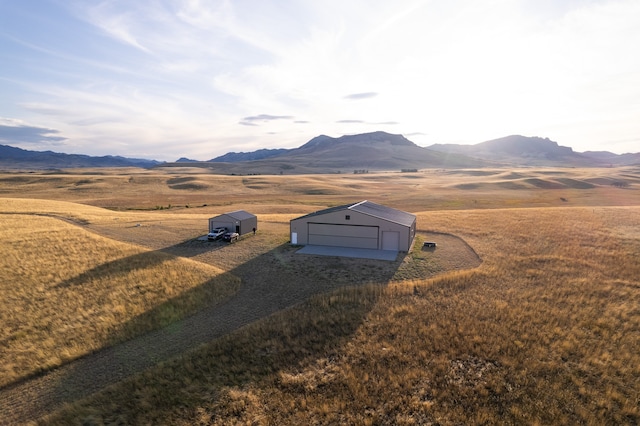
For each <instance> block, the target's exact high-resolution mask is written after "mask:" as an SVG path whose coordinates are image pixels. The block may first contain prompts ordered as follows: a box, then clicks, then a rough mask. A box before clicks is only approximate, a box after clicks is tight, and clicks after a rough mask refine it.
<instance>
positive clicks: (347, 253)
mask: <svg viewBox="0 0 640 426" xmlns="http://www.w3.org/2000/svg"><path fill="white" fill-rule="evenodd" d="M296 254H311V255H316V256H338V257H355V258H359V259H374V260H389V261H391V262H394V261H395V260H396V259H397V258H398V252H397V251H394V250H373V249H361V248H351V247H330V246H310V245H307V246H304V247H302V248H301V249H300V250H298V251H296Z"/></svg>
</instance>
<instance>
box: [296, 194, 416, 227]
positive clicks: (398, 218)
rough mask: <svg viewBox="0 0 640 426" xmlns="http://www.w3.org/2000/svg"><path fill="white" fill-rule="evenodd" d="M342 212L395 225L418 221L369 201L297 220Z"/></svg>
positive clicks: (333, 208) (411, 215) (410, 215)
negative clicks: (365, 216)
mask: <svg viewBox="0 0 640 426" xmlns="http://www.w3.org/2000/svg"><path fill="white" fill-rule="evenodd" d="M340 210H353V211H356V212H358V213H362V214H366V215H369V216H373V217H377V218H380V219H384V220H386V221H389V222H393V223H397V224H400V225H405V226H411V225H412V224H413V222H415V220H416V216H415V215H413V214H411V213H407V212H403V211H402V210H397V209H394V208H391V207H387V206H383V205H381V204H376V203H373V202H371V201H367V200H364V201H360V202H359V203H355V204H345V205H342V206H336V207H330V208H328V209H324V210H319V211H317V212H313V213H309V214H307V215H305V216H300V217H299V218H297V219H301V218H305V217H313V216H319V215H323V214H327V213H333V212H337V211H340ZM294 220H295V219H294Z"/></svg>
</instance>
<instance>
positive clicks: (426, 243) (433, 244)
mask: <svg viewBox="0 0 640 426" xmlns="http://www.w3.org/2000/svg"><path fill="white" fill-rule="evenodd" d="M436 245H437V244H436V243H434V242H433V241H425V242H424V244H423V245H422V247H430V248H431V247H435V246H436Z"/></svg>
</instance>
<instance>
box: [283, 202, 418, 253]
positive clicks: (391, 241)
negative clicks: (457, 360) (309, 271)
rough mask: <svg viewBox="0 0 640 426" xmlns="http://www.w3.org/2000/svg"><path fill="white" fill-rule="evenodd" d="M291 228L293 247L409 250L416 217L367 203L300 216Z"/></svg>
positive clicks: (291, 223) (413, 235)
mask: <svg viewBox="0 0 640 426" xmlns="http://www.w3.org/2000/svg"><path fill="white" fill-rule="evenodd" d="M290 228H291V244H300V245H319V246H333V247H351V248H363V249H374V250H393V251H409V249H410V248H411V244H413V239H414V237H415V234H416V216H415V215H413V214H411V213H407V212H404V211H401V210H396V209H394V208H391V207H386V206H383V205H380V204H376V203H373V202H371V201H367V200H365V201H360V202H358V203H355V204H347V205H343V206H337V207H331V208H328V209H325V210H320V211H317V212H314V213H310V214H308V215H305V216H301V217H299V218H296V219H293V220H291V222H290Z"/></svg>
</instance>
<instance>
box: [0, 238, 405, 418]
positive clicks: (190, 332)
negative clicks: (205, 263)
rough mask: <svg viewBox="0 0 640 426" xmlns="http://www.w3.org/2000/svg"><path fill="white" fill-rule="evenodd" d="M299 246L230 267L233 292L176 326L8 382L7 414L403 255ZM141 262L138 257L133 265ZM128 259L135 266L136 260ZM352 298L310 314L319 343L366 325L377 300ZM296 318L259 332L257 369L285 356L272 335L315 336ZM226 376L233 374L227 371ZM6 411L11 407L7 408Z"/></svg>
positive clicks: (360, 281)
mask: <svg viewBox="0 0 640 426" xmlns="http://www.w3.org/2000/svg"><path fill="white" fill-rule="evenodd" d="M167 251H170V250H167V249H163V250H162V253H157V252H156V253H148V254H147V255H148V256H150V257H148V258H147V257H145V254H140V255H135V256H133V257H134V258H136V259H125V260H123V261H122V265H125V264H127V265H129V264H130V262H131V261H132V260H136V261H137V260H140V261H141V263H144V262H143V261H150V262H160V261H163V260H162V259H165V260H166V258H167V256H172V255H170V254H169V253H167ZM295 251H296V248H295V247H292V246H290V245H289V244H283V245H280V246H277V247H275V248H273V249H271V250H269V251H268V252H265V253H263V254H261V255H258V256H255V257H254V258H252V259H250V260H249V261H247V262H244V263H242V264H240V265H238V266H236V267H235V268H233V269H232V270H230V271H228V273H229V274H231V275H233V276H234V277H239V278H240V279H241V284H240V288H239V289H238V291H237V292H236V293H235V294H234V295H232V296H231V297H230V298H228V299H227V300H225V301H223V302H221V303H218V304H214V305H210V306H205V307H204V308H202V309H200V310H199V311H197V312H196V313H195V314H193V315H191V316H189V317H187V318H184V319H182V320H180V321H177V322H175V323H173V324H171V325H169V326H166V327H163V328H161V329H159V330H156V331H151V332H148V333H146V334H143V335H141V336H139V337H138V338H135V339H133V340H129V341H127V342H124V343H121V344H118V345H116V346H112V347H108V348H105V349H103V350H100V351H98V352H96V353H92V354H90V355H87V356H85V357H83V358H81V359H77V360H75V361H73V362H71V363H69V364H67V365H65V366H63V367H60V368H58V369H57V370H54V371H51V372H49V373H48V374H44V375H41V376H39V377H35V378H33V379H31V380H27V381H24V382H21V383H18V384H16V385H14V386H11V387H8V388H5V389H3V390H2V391H0V399H4V400H5V401H7V406H10V407H12V410H11V412H10V415H11V417H9V418H7V419H6V420H7V421H9V422H11V423H22V422H25V421H28V420H32V419H35V418H38V417H39V416H42V415H43V414H46V413H49V412H51V411H53V410H55V409H57V408H59V407H60V406H61V405H62V404H64V403H70V402H73V401H76V400H79V399H81V398H84V397H86V396H88V395H90V394H93V393H95V392H97V391H100V390H102V389H104V388H105V387H107V386H109V385H112V384H114V383H117V382H119V381H121V380H123V379H125V378H127V377H129V376H131V375H133V374H135V373H138V372H141V371H143V370H145V369H148V368H150V367H152V366H154V365H156V364H157V363H158V362H160V361H165V360H168V359H170V358H172V357H175V356H177V355H180V354H183V353H185V352H186V351H188V350H191V349H194V348H197V347H198V346H200V345H202V344H205V343H209V342H212V341H213V340H215V339H217V338H220V337H222V336H225V335H227V334H229V333H231V332H233V331H235V330H238V329H239V328H241V327H243V326H245V325H248V324H250V323H252V322H255V321H257V320H259V319H262V318H265V317H267V316H269V315H272V314H274V313H276V312H278V311H281V310H283V309H286V308H290V307H292V306H294V305H297V304H299V303H301V302H304V301H306V300H308V299H309V298H310V297H312V296H313V295H316V294H320V293H326V292H330V291H333V290H336V289H339V288H342V287H345V286H356V287H357V286H363V285H365V284H378V285H385V284H387V283H388V282H389V280H390V279H391V278H392V277H393V275H394V274H395V272H396V270H397V269H398V267H399V266H400V264H401V263H402V256H399V258H398V259H397V260H396V261H395V262H388V261H375V260H366V259H350V258H338V257H315V256H302V255H296V254H295ZM116 262H118V261H116ZM137 263H138V262H133V264H134V265H135V264H137ZM122 265H118V266H122ZM148 266H149V264H148V263H147V267H148ZM127 267H128V268H136V266H127ZM98 268H106V269H114V268H115V266H114V265H112V266H104V265H103V266H101V267H98ZM106 269H104V270H103V269H100V270H99V271H98V270H95V271H94V273H96V272H104V271H105V270H106ZM115 269H117V268H115ZM85 278H86V277H85ZM79 282H81V280H80V278H77V279H75V281H74V280H70V281H69V282H68V283H66V284H65V285H75V284H76V283H79ZM204 285H215V282H214V281H212V282H208V283H205V284H204ZM201 290H202V289H200V288H195V289H192V290H189V291H187V292H184V293H183V294H181V295H180V296H178V297H176V298H174V299H171V300H169V301H167V302H165V303H163V304H161V305H160V306H158V307H156V308H154V309H152V310H150V311H148V312H146V313H144V314H142V315H140V316H138V317H136V318H134V319H132V320H131V321H130V322H129V323H127V324H125V325H124V335H126V333H127V330H129V331H131V330H134V331H138V330H143V329H144V328H145V327H147V326H146V324H149V323H150V322H151V323H152V322H153V319H154V318H162V317H163V316H164V315H166V312H167V311H171V310H172V309H174V307H175V306H178V305H181V304H182V303H184V301H185V300H191V299H193V298H194V295H195V296H196V298H197V297H198V294H199V293H198V292H200V291H201ZM356 299H357V298H356ZM350 303H352V304H353V306H352V308H353V309H351V311H350V312H348V315H346V316H344V317H339V318H338V319H337V320H336V319H332V320H330V321H329V323H327V324H325V322H326V321H325V320H324V319H323V318H322V316H318V317H317V318H316V319H315V320H314V321H312V322H311V324H312V325H313V327H315V328H317V329H318V331H317V332H316V333H315V334H314V335H315V336H316V337H315V338H316V339H320V341H321V342H322V344H321V345H320V347H324V346H327V347H331V346H333V345H335V344H336V342H337V341H338V340H340V339H343V338H345V336H348V335H350V334H351V333H352V332H353V330H355V329H356V328H357V326H358V325H359V323H360V321H361V320H362V318H363V316H364V315H365V313H366V311H367V310H368V306H371V305H372V303H365V304H364V305H362V303H361V302H360V301H358V300H355V299H354V300H353V301H352V302H350ZM361 305H362V306H361ZM363 306H364V307H363ZM299 312H300V315H304V310H303V311H299ZM291 321H293V322H296V321H297V318H294V317H287V320H286V321H285V322H282V323H276V325H275V326H273V325H269V327H270V331H269V332H268V333H267V334H268V336H258V337H257V338H258V339H259V341H257V342H255V343H256V344H258V346H256V347H262V348H264V350H266V352H265V353H266V355H265V356H267V358H268V359H270V360H271V361H265V362H267V364H266V365H267V367H264V366H260V367H258V370H260V371H262V369H263V368H266V370H264V371H263V372H258V373H257V374H258V376H260V375H262V374H266V372H268V371H270V370H271V369H272V368H275V367H276V365H274V364H273V363H274V362H275V361H274V360H280V359H281V356H280V355H279V354H278V353H271V352H269V345H270V343H269V342H270V341H271V340H270V339H273V338H286V339H291V338H293V339H298V338H304V339H307V338H308V337H309V336H308V335H307V334H308V333H307V332H301V331H297V332H293V334H294V336H292V335H291V334H292V332H291V331H290V328H291V324H289V322H291ZM269 324H271V323H269ZM300 325H302V323H301V324H300ZM303 329H304V327H303ZM114 333H115V334H114V336H113V337H114V338H116V339H117V337H116V336H117V335H118V334H120V333H123V331H118V330H114ZM300 333H302V334H300ZM303 335H304V336H303ZM243 339H244V340H243V341H245V342H251V341H252V337H251V336H244V337H243ZM265 339H266V340H265ZM304 339H303V340H304ZM293 343H296V342H292V344H293ZM278 347H280V346H278V345H276V347H275V349H277V348H278ZM292 347H295V348H297V349H296V351H300V353H299V354H298V355H301V356H304V355H305V354H306V355H310V354H312V353H314V352H315V351H316V348H315V347H314V346H313V345H312V346H309V347H307V345H306V344H304V343H302V341H300V342H299V344H298V343H296V344H294V345H293V346H292ZM301 348H302V349H301ZM245 349H246V344H243V345H241V346H240V347H235V349H233V351H237V350H245ZM224 350H226V349H224ZM234 359H235V356H234ZM282 359H284V360H285V361H286V362H285V363H286V364H289V363H290V362H293V361H292V359H297V355H295V354H294V357H293V358H291V357H290V356H287V357H285V358H282ZM231 362H232V364H233V365H230V367H229V368H230V370H229V371H230V372H232V373H229V371H226V372H223V371H217V372H216V373H215V374H219V375H221V377H223V376H224V377H228V381H231V382H233V381H236V380H243V379H241V377H244V376H243V374H244V373H242V372H241V371H240V370H241V368H240V365H244V364H234V363H235V362H238V363H244V362H245V360H242V359H237V360H236V361H233V360H232V361H231ZM268 365H271V366H268ZM176 368H177V367H176ZM216 368H217V367H216ZM277 368H282V366H281V365H278V366H277ZM180 375H181V373H180V372H177V376H180ZM223 381H227V379H225V380H223ZM25 394H30V398H28V399H25V398H24V395H25ZM178 394H179V392H176V394H175V395H178ZM174 397H175V396H174ZM126 398H127V399H129V398H133V395H127V396H126ZM0 414H3V415H4V414H5V413H0Z"/></svg>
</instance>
